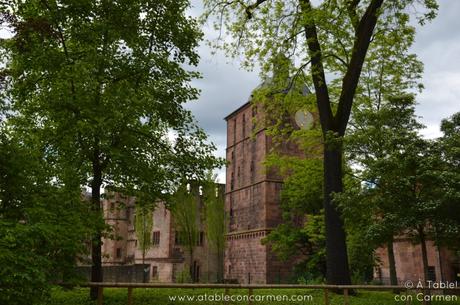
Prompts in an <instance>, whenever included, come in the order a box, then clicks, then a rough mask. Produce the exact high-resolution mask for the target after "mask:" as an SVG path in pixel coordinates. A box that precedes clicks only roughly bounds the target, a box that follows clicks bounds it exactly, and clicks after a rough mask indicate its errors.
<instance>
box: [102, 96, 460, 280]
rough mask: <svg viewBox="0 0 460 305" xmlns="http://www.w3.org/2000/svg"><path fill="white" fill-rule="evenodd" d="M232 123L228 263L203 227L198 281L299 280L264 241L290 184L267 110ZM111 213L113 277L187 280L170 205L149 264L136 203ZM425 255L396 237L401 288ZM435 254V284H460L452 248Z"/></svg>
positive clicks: (161, 212) (382, 260) (121, 203)
mask: <svg viewBox="0 0 460 305" xmlns="http://www.w3.org/2000/svg"><path fill="white" fill-rule="evenodd" d="M225 120H226V123H227V148H226V158H227V161H228V166H227V168H226V184H225V185H219V189H220V192H221V193H222V196H223V192H224V188H225V213H226V217H227V230H226V235H225V243H226V244H225V253H224V258H223V261H221V260H219V259H218V257H216V254H215V253H214V252H213V251H211V250H210V248H209V245H208V241H207V240H206V234H205V230H206V228H205V226H203V225H202V224H200V228H201V229H200V230H201V231H200V237H199V239H198V243H197V245H196V246H195V248H194V257H193V266H192V270H193V272H192V273H193V280H194V281H196V282H216V281H218V279H219V278H221V276H219V274H222V273H223V275H224V279H225V280H226V281H228V282H238V283H249V284H256V283H286V282H290V281H292V280H295V279H293V267H294V264H295V261H293V260H291V261H289V262H282V261H280V260H279V259H278V258H277V257H276V255H275V254H274V253H273V252H272V251H271V250H270V246H269V245H266V244H263V242H262V240H263V238H264V237H265V236H267V234H269V233H270V231H271V230H272V229H273V228H275V227H276V226H277V225H279V224H280V223H281V222H282V217H281V210H280V193H281V189H282V185H283V180H282V177H281V176H280V175H279V173H278V172H277V171H276V170H275V169H273V168H266V167H265V166H264V164H263V161H264V160H265V157H266V156H267V154H268V153H269V152H270V150H271V149H272V148H273V142H272V139H271V138H270V137H269V136H268V135H267V134H266V132H265V131H266V129H265V127H264V126H263V124H259V122H264V111H263V109H261V108H260V109H258V106H257V104H255V103H252V102H251V101H248V102H247V103H245V104H244V105H242V106H241V107H239V108H238V109H236V110H235V111H233V112H232V113H230V114H229V115H228V116H227V117H225ZM255 122H258V124H255ZM293 124H295V123H293ZM297 127H300V126H297ZM286 144H287V145H283V147H282V148H281V149H282V153H283V154H289V155H297V156H302V155H303V154H302V152H301V151H300V150H299V149H298V148H297V147H296V146H295V145H292V143H286ZM197 200H199V198H198V199H197ZM103 208H104V218H105V220H106V222H107V223H108V224H110V225H111V226H112V227H113V230H114V232H113V235H114V236H115V237H116V238H114V237H108V238H105V239H104V243H103V249H102V250H103V251H102V252H103V255H104V258H103V264H104V268H105V270H104V272H105V273H104V277H105V279H106V280H108V281H110V280H113V281H142V277H140V276H139V272H137V273H138V274H137V275H133V276H132V277H131V279H126V274H120V272H119V271H116V270H118V269H115V271H110V266H113V267H117V268H118V267H121V266H125V267H129V268H131V267H133V266H134V267H135V266H138V267H139V266H142V268H138V269H139V270H146V272H147V273H148V276H147V281H158V282H177V281H180V278H179V277H180V274H181V272H182V271H183V270H184V269H185V268H186V264H187V261H189V260H190V258H189V257H188V254H187V251H185V249H184V247H183V245H181V244H180V242H179V239H178V236H177V235H178V232H177V230H176V229H175V221H174V217H173V216H172V215H171V212H170V211H169V210H168V209H167V208H166V206H165V205H164V204H163V203H161V202H160V203H159V204H158V205H157V208H156V209H155V211H154V212H153V216H152V217H153V228H152V230H151V232H150V234H151V236H152V243H153V245H152V247H151V248H150V249H149V250H148V251H147V252H146V254H145V257H144V259H142V257H143V255H142V252H141V250H140V248H139V245H138V239H137V235H136V232H135V228H134V223H135V213H136V212H135V199H134V198H132V197H123V196H122V195H120V194H115V195H114V196H113V197H112V198H110V199H105V200H104V201H103ZM421 252H422V250H421V247H420V245H414V244H413V243H412V242H411V241H410V240H408V239H405V238H404V237H399V238H395V242H394V254H395V260H396V269H397V276H398V281H399V282H400V283H402V282H404V281H406V280H412V281H418V280H419V279H423V278H424V275H423V268H422V255H421ZM427 252H428V264H429V268H428V269H429V279H430V280H434V281H459V280H460V264H459V260H458V257H457V256H456V255H455V254H454V253H453V252H452V251H450V250H448V249H446V248H443V247H437V246H436V245H435V244H434V243H433V242H432V241H428V242H427ZM375 255H376V258H377V261H378V265H377V266H376V267H375V272H374V278H375V279H376V280H378V281H380V282H382V283H387V284H388V283H389V263H388V255H387V249H386V248H384V247H382V248H379V249H377V250H376V251H375ZM126 270H128V269H126ZM126 270H125V271H126ZM129 270H131V271H129V272H128V273H130V272H131V273H136V272H135V271H132V270H133V269H132V268H131V269H129ZM125 271H122V273H123V272H124V273H126V272H125ZM140 272H141V273H144V271H140Z"/></svg>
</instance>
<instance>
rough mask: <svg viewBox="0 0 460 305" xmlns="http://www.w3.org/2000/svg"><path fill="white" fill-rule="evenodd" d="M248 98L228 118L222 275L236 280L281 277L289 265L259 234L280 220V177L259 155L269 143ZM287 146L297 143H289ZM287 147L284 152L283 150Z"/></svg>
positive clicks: (274, 280)
mask: <svg viewBox="0 0 460 305" xmlns="http://www.w3.org/2000/svg"><path fill="white" fill-rule="evenodd" d="M258 108H260V106H259V107H258V106H256V105H254V104H252V103H251V102H247V103H246V104H244V105H243V106H241V107H240V108H238V109H237V110H235V111H234V112H232V113H231V114H229V115H228V116H227V117H226V118H225V120H226V121H227V151H226V156H227V161H228V166H227V172H226V193H225V208H226V212H227V215H228V216H229V223H228V230H227V235H226V249H225V260H224V262H225V266H224V268H225V279H227V280H233V281H235V280H236V281H237V282H239V283H282V282H286V281H288V280H289V279H290V278H291V275H292V265H290V264H289V263H286V262H280V261H279V260H278V259H277V258H276V257H275V255H274V254H273V253H272V252H271V251H270V249H269V246H267V245H263V244H262V243H261V240H262V239H263V238H264V237H265V236H266V235H267V234H268V233H269V232H270V230H271V229H273V228H274V227H276V226H277V225H278V224H280V223H281V220H282V219H281V210H280V191H281V187H282V179H281V177H280V176H279V175H278V174H277V173H276V171H274V170H267V169H266V168H265V167H264V165H263V161H264V160H265V156H266V155H267V153H268V152H269V149H270V148H271V147H272V142H271V138H270V137H269V136H267V135H266V133H265V128H264V127H263V126H259V125H260V124H257V125H256V124H254V122H255V121H258V122H259V121H262V119H263V110H262V109H258ZM286 148H287V149H288V150H291V152H293V153H295V154H298V150H296V148H294V147H292V146H290V145H288V146H287V147H286ZM287 153H289V152H288V151H287Z"/></svg>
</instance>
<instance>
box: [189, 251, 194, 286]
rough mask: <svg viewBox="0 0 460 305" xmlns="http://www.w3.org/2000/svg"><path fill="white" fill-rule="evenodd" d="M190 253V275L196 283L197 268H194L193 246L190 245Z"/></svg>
mask: <svg viewBox="0 0 460 305" xmlns="http://www.w3.org/2000/svg"><path fill="white" fill-rule="evenodd" d="M188 254H189V256H190V261H189V262H190V277H191V278H192V283H195V269H194V268H193V267H194V266H193V246H190V247H189V249H188Z"/></svg>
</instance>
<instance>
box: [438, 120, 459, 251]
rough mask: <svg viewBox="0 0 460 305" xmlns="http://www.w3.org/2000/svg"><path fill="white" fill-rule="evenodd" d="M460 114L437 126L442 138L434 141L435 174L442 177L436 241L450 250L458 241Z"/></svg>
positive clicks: (456, 245) (455, 246)
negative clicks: (439, 163) (437, 164)
mask: <svg viewBox="0 0 460 305" xmlns="http://www.w3.org/2000/svg"><path fill="white" fill-rule="evenodd" d="M459 130H460V113H459V112H457V113H455V114H453V115H452V116H451V117H450V118H446V119H444V120H443V121H442V123H441V131H442V133H443V135H442V136H441V137H440V138H439V139H438V140H437V149H438V154H439V156H440V157H441V159H442V161H443V166H442V167H440V170H439V171H438V175H439V177H441V178H442V184H441V185H440V188H441V192H440V197H441V198H442V200H443V207H442V210H441V215H440V219H442V221H441V222H439V223H438V224H437V230H438V232H437V241H438V242H440V243H441V244H443V245H447V246H449V247H451V248H454V249H455V248H457V247H458V244H459V243H458V241H459V239H460V218H459V215H460V210H459V209H460V174H459V166H460V149H459V147H460V132H459Z"/></svg>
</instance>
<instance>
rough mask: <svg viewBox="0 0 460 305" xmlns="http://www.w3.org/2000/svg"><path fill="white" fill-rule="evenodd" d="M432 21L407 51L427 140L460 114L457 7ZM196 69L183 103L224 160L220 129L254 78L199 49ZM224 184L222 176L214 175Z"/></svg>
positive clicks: (209, 34)
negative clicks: (417, 71)
mask: <svg viewBox="0 0 460 305" xmlns="http://www.w3.org/2000/svg"><path fill="white" fill-rule="evenodd" d="M439 2H440V9H439V14H438V17H437V18H436V19H435V20H434V21H432V22H431V23H429V24H427V25H425V26H423V27H418V29H417V35H416V42H415V44H414V47H413V52H415V53H416V54H417V55H418V57H419V59H420V60H421V61H422V62H423V63H424V65H425V73H424V77H423V84H424V85H425V89H424V91H423V92H422V93H421V94H419V95H418V97H417V101H418V103H419V104H418V106H417V115H418V116H420V117H421V121H422V122H423V124H425V125H426V126H427V128H426V129H425V130H423V131H422V134H423V135H424V136H426V137H429V138H434V137H437V136H439V135H440V131H439V125H440V122H441V120H442V119H443V118H446V117H448V116H450V115H452V114H454V113H455V112H458V111H460V31H459V29H460V18H459V13H460V1H454V0H440V1H439ZM192 6H193V8H192V10H191V14H192V15H194V16H196V15H199V14H200V13H201V11H202V7H201V0H192ZM203 30H204V32H205V38H207V39H209V38H215V33H213V31H212V30H211V29H209V28H204V29H203ZM199 54H200V56H201V63H200V65H199V67H198V70H199V71H200V72H201V73H202V74H203V78H202V79H200V80H197V81H194V82H193V83H194V85H195V86H196V87H198V88H200V89H201V96H200V98H199V100H197V101H194V102H191V103H189V104H188V105H187V106H188V108H189V109H191V110H192V111H193V113H194V115H195V117H196V118H197V120H198V121H199V123H200V125H201V126H202V127H203V128H204V129H205V130H206V131H207V132H208V134H209V136H210V139H211V140H212V141H213V142H214V143H215V144H216V145H217V147H218V151H217V154H218V155H219V156H221V157H225V145H226V125H225V121H224V120H223V118H224V117H225V116H226V115H228V114H229V113H231V112H232V111H233V110H235V109H236V108H238V107H239V106H240V105H242V104H244V103H245V102H246V101H247V100H248V97H249V95H250V93H251V91H252V89H254V88H255V87H256V86H257V85H258V83H259V76H258V74H257V73H256V72H248V71H245V70H243V69H240V67H239V62H238V61H237V60H232V59H231V58H226V57H225V55H224V54H222V53H219V52H218V53H217V54H214V55H212V54H211V51H210V49H209V47H207V46H206V45H205V44H203V45H202V46H201V47H200V48H199ZM219 180H220V181H221V182H223V181H224V171H223V170H221V171H220V172H219Z"/></svg>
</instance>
